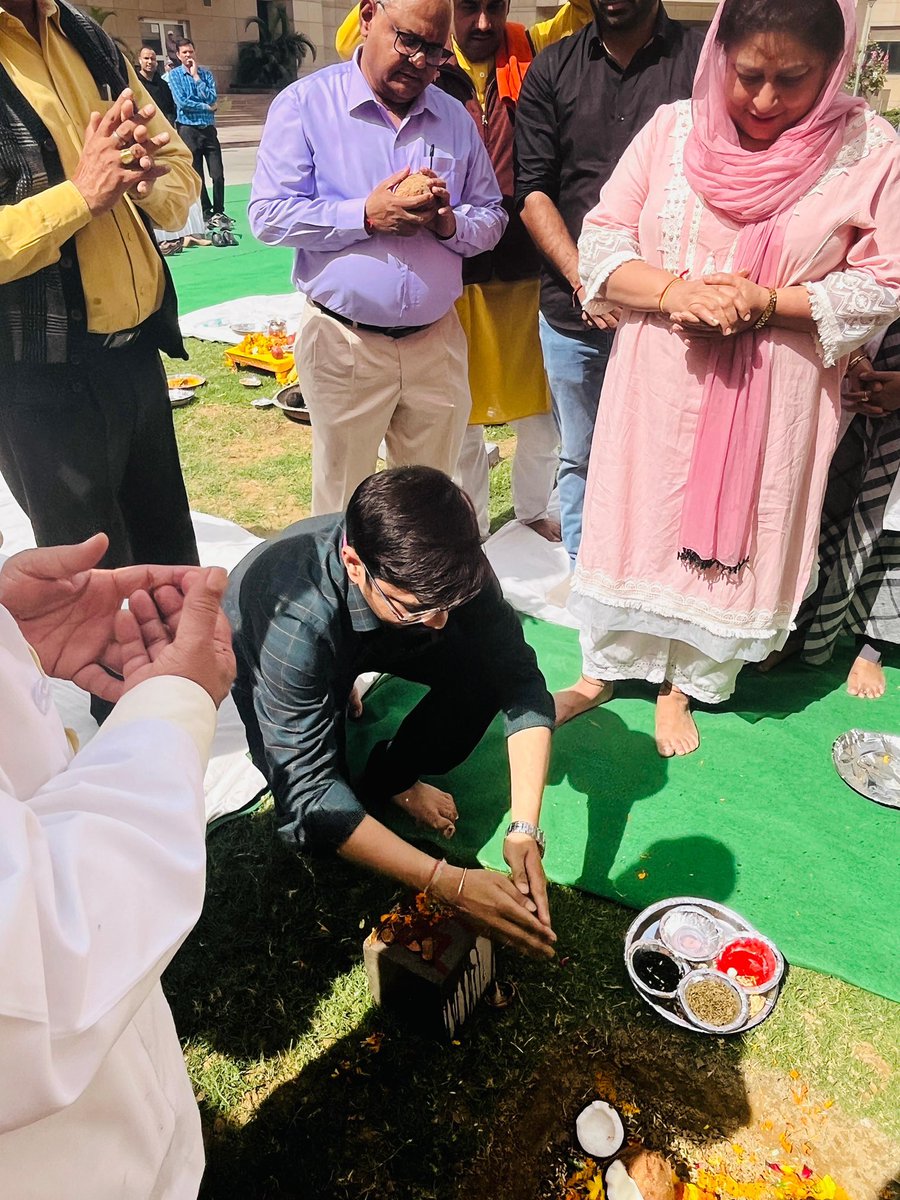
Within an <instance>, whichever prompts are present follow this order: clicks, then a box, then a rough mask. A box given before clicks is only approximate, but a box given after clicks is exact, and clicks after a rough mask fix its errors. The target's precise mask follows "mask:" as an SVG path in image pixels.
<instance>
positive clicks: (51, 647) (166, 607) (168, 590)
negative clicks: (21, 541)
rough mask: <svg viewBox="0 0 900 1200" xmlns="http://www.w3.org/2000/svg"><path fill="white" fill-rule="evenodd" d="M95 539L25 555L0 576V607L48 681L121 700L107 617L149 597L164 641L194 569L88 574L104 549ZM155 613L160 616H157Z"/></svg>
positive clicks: (117, 657)
mask: <svg viewBox="0 0 900 1200" xmlns="http://www.w3.org/2000/svg"><path fill="white" fill-rule="evenodd" d="M106 546H107V539H106V536H105V535H104V534H96V535H95V536H94V537H92V538H89V539H88V540H87V541H86V542H82V543H81V544H80V545H77V546H58V547H47V548H43V549H38V550H25V551H23V552H22V553H21V554H16V555H14V556H13V557H12V558H10V559H9V560H8V561H7V562H6V564H5V565H4V567H3V570H2V571H0V604H2V605H3V606H4V607H5V608H7V609H8V610H9V612H10V613H11V614H12V616H13V617H14V618H15V620H16V623H17V624H18V626H19V628H20V630H21V631H22V636H23V637H24V638H25V639H26V641H27V642H28V643H29V645H30V646H31V647H32V649H33V650H34V651H35V653H36V654H37V655H38V657H39V658H40V660H41V666H42V667H43V668H44V670H45V671H46V673H47V674H48V675H52V676H54V677H56V678H58V679H71V680H72V681H73V682H74V683H76V684H78V686H79V687H82V688H84V689H85V690H86V691H90V692H93V693H94V694H95V695H97V696H102V697H104V698H105V699H110V700H115V699H117V698H118V696H119V695H120V694H121V691H122V684H121V680H119V679H115V678H114V677H113V676H111V675H110V674H109V672H114V673H115V674H119V675H120V674H121V671H122V654H121V648H120V646H119V643H118V640H117V637H116V628H115V616H116V613H117V612H118V611H119V609H120V608H121V607H122V604H123V603H124V602H125V601H126V600H133V598H134V597H135V596H136V595H137V594H139V593H150V592H152V593H153V600H154V604H153V605H151V606H150V608H152V610H153V614H152V618H151V617H150V615H149V611H150V609H149V608H148V606H147V605H145V606H144V609H143V611H144V612H145V613H148V617H147V619H148V620H151V619H152V620H153V621H154V622H155V623H156V624H157V625H158V629H157V630H156V633H155V638H156V640H157V641H158V640H159V639H160V638H163V639H164V640H165V641H168V640H169V638H170V636H171V635H170V632H169V631H168V630H167V626H168V624H169V622H173V623H174V622H177V616H178V614H179V612H180V609H181V604H182V594H181V589H182V585H183V584H184V583H185V581H186V578H187V577H188V576H189V574H190V572H192V571H196V570H197V568H195V567H170V566H135V567H120V568H118V569H117V570H113V571H95V570H92V569H91V568H92V567H94V565H95V564H96V563H98V562H99V561H100V559H101V558H102V556H103V554H104V553H105V551H106ZM160 614H161V615H160Z"/></svg>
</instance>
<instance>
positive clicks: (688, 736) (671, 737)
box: [656, 683, 700, 758]
mask: <svg viewBox="0 0 900 1200" xmlns="http://www.w3.org/2000/svg"><path fill="white" fill-rule="evenodd" d="M699 745H700V733H699V730H698V729H697V726H696V725H695V724H694V718H693V717H692V716H691V702H690V700H689V699H688V698H687V696H686V695H685V694H684V692H682V691H681V690H680V689H679V688H677V687H674V686H673V685H672V684H671V683H664V684H663V685H662V687H661V688H660V689H659V696H658V697H657V700H656V749H657V750H658V751H659V753H660V754H661V755H662V757H663V758H674V757H675V756H676V755H679V756H680V755H682V754H693V752H694V751H695V750H696V749H697V747H698V746H699Z"/></svg>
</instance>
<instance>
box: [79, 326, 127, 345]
mask: <svg viewBox="0 0 900 1200" xmlns="http://www.w3.org/2000/svg"><path fill="white" fill-rule="evenodd" d="M142 330H143V326H142V325H138V326H137V328H136V329H123V330H121V331H120V332H119V333H83V334H82V335H81V338H80V340H81V342H82V343H83V345H84V346H85V347H86V348H87V349H90V350H124V349H125V347H126V346H133V345H134V343H135V342H136V341H137V340H138V338H139V337H140V336H141V331H142Z"/></svg>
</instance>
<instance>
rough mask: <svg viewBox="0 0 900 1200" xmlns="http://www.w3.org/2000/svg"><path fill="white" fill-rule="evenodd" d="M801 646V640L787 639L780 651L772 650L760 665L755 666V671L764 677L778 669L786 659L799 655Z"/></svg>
mask: <svg viewBox="0 0 900 1200" xmlns="http://www.w3.org/2000/svg"><path fill="white" fill-rule="evenodd" d="M802 644H803V641H802V638H788V640H787V641H786V642H785V643H784V645H783V646H782V647H781V649H780V650H773V651H772V653H771V654H769V655H767V656H766V657H765V658H764V659H763V660H762V662H761V663H757V664H756V669H757V671H759V672H760V674H762V675H766V674H767V673H768V672H769V671H773V670H774V669H775V668H776V667H780V666H781V664H782V663H783V662H785V661H786V660H787V659H789V658H793V657H794V655H795V654H799V652H800V649H801V646H802Z"/></svg>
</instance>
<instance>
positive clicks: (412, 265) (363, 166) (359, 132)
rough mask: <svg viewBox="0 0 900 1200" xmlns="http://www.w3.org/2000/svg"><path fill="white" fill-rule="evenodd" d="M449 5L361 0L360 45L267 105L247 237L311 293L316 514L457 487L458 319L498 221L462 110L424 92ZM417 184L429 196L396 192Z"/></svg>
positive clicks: (461, 386)
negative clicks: (432, 481) (280, 256)
mask: <svg viewBox="0 0 900 1200" xmlns="http://www.w3.org/2000/svg"><path fill="white" fill-rule="evenodd" d="M450 18H451V8H450V3H449V0H362V4H361V5H360V28H361V30H362V36H363V38H364V41H363V44H362V46H361V48H360V49H359V50H358V51H357V53H356V54H355V56H354V57H353V58H352V59H351V60H350V62H347V63H340V64H339V65H337V66H333V67H326V68H325V69H323V70H321V71H317V72H316V73H315V74H314V75H311V76H309V77H308V78H306V79H302V80H300V81H299V82H298V83H295V84H292V86H291V87H289V88H287V89H286V90H285V91H283V92H282V93H281V94H280V95H279V96H278V97H277V98H276V99H275V100H274V102H273V104H272V107H271V108H270V110H269V116H268V120H267V121H266V127H265V130H264V132H263V137H262V142H261V143H260V147H259V157H258V160H257V167H256V175H255V177H254V180H253V191H252V195H251V199H250V224H251V226H252V229H253V232H254V234H255V235H256V236H257V237H258V238H259V239H260V241H262V242H265V243H267V244H268V245H275V246H293V247H294V248H295V251H296V254H295V258H294V273H293V278H294V283H295V284H296V286H297V287H298V288H299V289H300V290H301V291H302V292H304V293H305V294H306V297H307V303H306V306H305V308H304V310H303V313H302V315H301V318H300V328H299V332H298V334H297V342H296V346H295V357H296V361H297V371H298V375H299V379H300V387H301V390H302V392H303V395H304V398H305V400H306V404H307V407H308V409H309V412H310V417H311V420H312V433H313V513H314V514H319V513H330V512H338V511H340V510H342V509H343V508H345V507H346V504H347V501H348V500H349V498H350V496H351V495H352V494H353V491H354V490H355V488H356V486H357V484H359V483H360V482H361V481H362V480H363V479H364V478H366V476H368V475H371V474H372V472H373V471H374V470H375V464H376V459H377V454H378V446H379V443H380V442H381V440H382V438H383V439H384V440H385V442H386V444H387V452H388V465H389V466H403V465H413V464H420V465H423V466H431V467H437V468H438V469H439V470H442V471H445V472H446V473H447V474H452V473H453V470H454V468H455V466H456V460H457V457H458V456H459V450H460V446H461V445H462V439H463V435H464V434H465V430H466V423H467V421H468V418H469V411H470V409H471V397H470V394H469V385H468V378H467V365H466V340H465V336H464V334H463V331H462V328H461V327H460V324H459V321H458V319H457V316H456V312H455V310H454V307H453V305H454V302H455V301H456V299H457V297H458V296H459V295H460V293H461V292H462V259H463V258H466V257H468V256H470V255H474V254H481V253H482V252H483V251H485V250H490V249H492V248H493V246H494V245H496V243H497V242H498V241H499V239H500V235H501V234H502V233H503V229H504V227H505V225H506V221H507V217H506V214H505V212H504V211H503V206H502V202H501V196H500V189H499V187H498V186H497V180H496V177H495V175H494V171H493V168H492V166H491V163H490V159H489V158H488V155H487V151H486V150H485V148H484V145H483V143H482V140H481V138H480V136H479V133H478V129H477V127H476V126H475V124H474V122H473V121H472V118H471V117H470V116H469V114H468V113H467V112H466V110H465V108H464V107H463V106H462V105H461V104H460V103H459V102H458V101H456V100H454V99H452V98H451V97H449V96H447V95H445V94H444V93H443V92H441V91H439V90H438V89H437V88H436V87H433V86H431V85H432V83H433V81H434V79H435V77H436V75H437V69H438V67H439V66H440V64H441V63H442V62H446V61H447V59H449V57H450V54H451V52H450V51H449V50H448V49H446V48H445V47H446V44H447V40H448V37H449V32H450ZM420 171H421V172H424V174H425V175H426V176H427V177H428V181H427V187H428V190H427V191H426V192H424V193H422V194H419V195H413V196H402V195H398V194H397V193H396V192H395V191H394V190H393V189H394V188H395V187H396V186H397V185H398V184H399V183H400V182H401V180H403V179H405V178H406V176H407V175H409V174H410V173H411V172H413V173H415V172H420Z"/></svg>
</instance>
